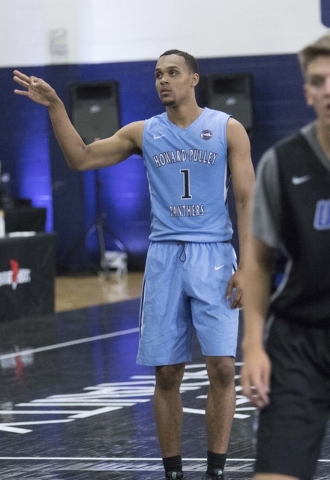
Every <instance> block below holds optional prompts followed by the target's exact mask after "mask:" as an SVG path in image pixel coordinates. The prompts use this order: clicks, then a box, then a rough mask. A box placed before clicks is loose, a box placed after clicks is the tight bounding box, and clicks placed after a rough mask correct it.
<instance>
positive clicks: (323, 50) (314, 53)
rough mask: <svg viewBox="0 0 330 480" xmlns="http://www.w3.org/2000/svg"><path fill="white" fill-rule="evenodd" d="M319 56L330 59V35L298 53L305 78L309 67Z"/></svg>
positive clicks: (324, 36)
mask: <svg viewBox="0 0 330 480" xmlns="http://www.w3.org/2000/svg"><path fill="white" fill-rule="evenodd" d="M319 56H324V57H330V35H323V37H321V38H319V39H318V40H316V41H315V42H313V43H311V44H310V45H307V46H306V47H305V48H303V49H302V50H301V51H300V52H299V53H298V60H299V64H300V68H301V72H302V74H303V76H304V77H305V76H306V72H307V68H308V65H309V64H310V63H311V62H312V61H313V60H315V58H316V57H319Z"/></svg>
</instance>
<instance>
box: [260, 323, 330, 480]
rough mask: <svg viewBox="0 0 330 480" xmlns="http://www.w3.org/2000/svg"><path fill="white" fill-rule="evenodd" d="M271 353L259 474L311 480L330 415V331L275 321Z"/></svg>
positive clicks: (263, 414) (270, 336)
mask: <svg viewBox="0 0 330 480" xmlns="http://www.w3.org/2000/svg"><path fill="white" fill-rule="evenodd" d="M329 325H330V318H329ZM266 349H267V352H268V354H269V356H270V358H271V363H272V376H271V394H270V405H269V406H268V407H266V408H264V409H262V410H261V411H260V417H259V428H258V437H257V461H256V466H255V471H256V472H258V473H278V474H282V475H291V476H293V477H298V478H300V479H302V480H310V479H311V478H312V477H313V473H314V471H315V469H316V465H317V460H318V457H319V454H320V449H321V445H322V438H323V436H324V433H325V429H326V426H327V420H328V417H329V413H330V326H329V328H316V327H310V326H304V325H299V324H296V323H289V322H286V321H283V320H279V319H275V320H274V321H273V323H272V324H271V326H270V330H269V335H268V339H267V342H266Z"/></svg>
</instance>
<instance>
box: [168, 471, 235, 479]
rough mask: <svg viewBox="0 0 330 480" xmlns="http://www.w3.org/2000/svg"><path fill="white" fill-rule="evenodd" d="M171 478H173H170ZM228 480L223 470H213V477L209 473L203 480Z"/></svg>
mask: <svg viewBox="0 0 330 480" xmlns="http://www.w3.org/2000/svg"><path fill="white" fill-rule="evenodd" d="M170 478H171V477H170ZM217 479H218V480H226V478H225V473H224V472H223V471H222V470H218V469H215V470H212V472H211V475H210V474H209V473H205V475H204V476H203V477H202V480H217Z"/></svg>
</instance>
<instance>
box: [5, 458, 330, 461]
mask: <svg viewBox="0 0 330 480" xmlns="http://www.w3.org/2000/svg"><path fill="white" fill-rule="evenodd" d="M0 460H58V461H77V460H80V461H82V460H84V461H89V462H159V461H161V460H162V459H161V458H146V457H141V458H130V457H127V458H123V457H0ZM183 461H184V462H205V458H191V457H189V458H183ZM226 461H227V462H254V461H255V459H254V458H227V460H226ZM329 462H330V460H329Z"/></svg>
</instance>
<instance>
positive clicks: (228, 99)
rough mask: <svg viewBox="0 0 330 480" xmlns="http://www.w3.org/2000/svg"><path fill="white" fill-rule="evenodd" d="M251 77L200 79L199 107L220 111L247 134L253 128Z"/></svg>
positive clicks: (230, 75) (245, 75)
mask: <svg viewBox="0 0 330 480" xmlns="http://www.w3.org/2000/svg"><path fill="white" fill-rule="evenodd" d="M252 94H253V76H252V75H251V74H228V75H210V76H207V77H201V79H200V83H199V87H198V90H197V98H198V102H199V104H200V105H201V106H204V107H209V108H213V109H214V110H221V111H223V112H226V113H228V114H229V115H232V116H233V117H234V118H235V119H236V120H238V121H239V122H241V123H242V125H243V126H244V127H245V129H246V131H247V132H249V133H250V132H251V131H252V127H253V109H252Z"/></svg>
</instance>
